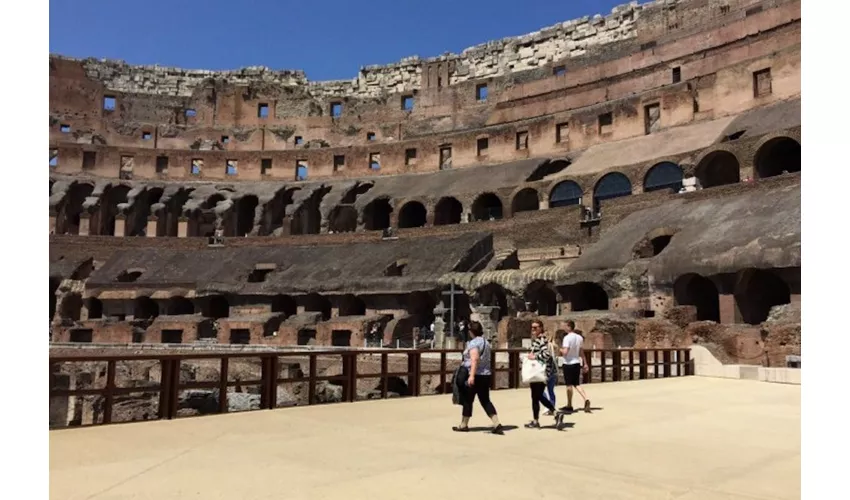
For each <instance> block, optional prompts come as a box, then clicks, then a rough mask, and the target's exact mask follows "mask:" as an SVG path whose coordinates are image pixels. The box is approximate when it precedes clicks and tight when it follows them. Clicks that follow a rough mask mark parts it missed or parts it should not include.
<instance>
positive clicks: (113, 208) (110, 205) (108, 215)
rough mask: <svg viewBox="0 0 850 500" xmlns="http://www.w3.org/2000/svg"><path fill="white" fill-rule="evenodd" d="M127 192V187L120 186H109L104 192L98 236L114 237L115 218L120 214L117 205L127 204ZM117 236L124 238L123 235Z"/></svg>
mask: <svg viewBox="0 0 850 500" xmlns="http://www.w3.org/2000/svg"><path fill="white" fill-rule="evenodd" d="M129 192H130V188H129V187H127V186H121V185H118V186H109V187H107V188H106V189H105V190H104V192H103V198H102V203H101V207H100V212H99V217H100V234H101V235H102V236H113V235H115V217H116V216H117V215H118V214H119V213H120V212H121V210H120V209H119V208H118V205H120V204H126V203H127V201H128V199H127V194H128V193H129ZM125 229H126V226H125ZM118 236H124V234H119V235H118Z"/></svg>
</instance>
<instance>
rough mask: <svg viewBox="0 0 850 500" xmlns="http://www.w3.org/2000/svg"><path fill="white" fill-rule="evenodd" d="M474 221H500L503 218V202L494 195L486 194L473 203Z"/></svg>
mask: <svg viewBox="0 0 850 500" xmlns="http://www.w3.org/2000/svg"><path fill="white" fill-rule="evenodd" d="M472 218H473V219H474V220H479V221H480V220H498V219H501V218H502V200H500V199H499V197H498V196H496V195H495V194H493V193H484V194H482V195H480V196H479V197H478V198H476V199H475V201H474V202H472Z"/></svg>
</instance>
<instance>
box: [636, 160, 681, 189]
mask: <svg viewBox="0 0 850 500" xmlns="http://www.w3.org/2000/svg"><path fill="white" fill-rule="evenodd" d="M683 178H684V174H683V172H682V167H680V166H679V165H676V164H675V163H673V162H672V161H664V162H661V163H659V164H657V165H655V166H653V167H652V168H650V169H649V172H647V173H646V177H644V179H643V190H644V192H647V193H649V192H652V191H660V190H662V189H666V190H669V191H672V192H674V193H678V192H679V190H680V189H682V179H683Z"/></svg>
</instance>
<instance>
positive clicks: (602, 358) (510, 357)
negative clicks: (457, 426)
mask: <svg viewBox="0 0 850 500" xmlns="http://www.w3.org/2000/svg"><path fill="white" fill-rule="evenodd" d="M527 353H528V350H527V349H495V348H494V349H492V350H491V367H492V370H493V377H492V389H515V388H518V387H521V386H523V385H525V384H522V383H521V356H523V355H525V354H527ZM363 356H366V357H368V358H367V359H366V360H363V359H362V357H363ZM281 358H288V359H284V360H283V362H282V361H281ZM293 359H295V360H293ZM246 360H258V361H259V363H256V365H258V366H257V367H258V368H259V371H258V373H256V375H252V377H254V378H248V379H244V380H243V379H240V378H238V377H237V378H236V379H234V380H231V376H230V375H231V373H232V365H233V364H234V363H238V362H244V361H246ZM585 360H586V363H587V364H588V366H589V370H588V371H587V372H585V373H584V375H583V377H584V383H596V382H609V381H610V382H616V381H621V380H635V379H637V380H643V379H651V378H666V377H677V376H687V375H692V374H693V369H692V367H691V362H690V361H691V360H690V349H688V348H664V349H588V350H586V351H585ZM49 362H50V380H51V381H50V401H51V403H50V404H51V409H50V411H51V427H65V426H85V425H100V424H110V423H117V422H116V420H115V419H114V416H115V415H114V409H115V405H116V398H125V397H127V396H130V395H133V394H139V393H145V394H151V393H153V394H156V395H158V405H157V407H158V408H157V410H156V412H155V415H151V417H152V418H153V419H173V418H177V417H178V416H182V415H178V410H179V409H180V405H179V401H178V400H179V397H180V394H181V392H182V391H187V390H209V391H217V408H216V410H217V411H212V412H211V413H227V412H228V411H229V404H228V400H229V397H230V396H229V394H233V393H229V390H230V389H236V390H237V391H241V388H243V387H259V409H273V408H277V407H279V406H278V395H279V394H278V391H279V390H280V389H279V386H280V385H281V384H303V386H302V387H303V388H306V396H304V395H303V394H302V396H304V397H303V399H304V401H303V403H302V404H308V405H312V404H317V403H321V402H327V401H319V400H318V397H317V387H318V385H319V384H320V383H322V382H326V383H331V384H333V385H335V386H341V397H340V398H339V399H338V401H341V402H353V401H357V400H358V382H359V381H362V380H364V379H376V380H378V384H377V387H376V388H375V389H373V393H377V394H372V395H374V396H376V397H380V398H387V397H388V396H389V394H390V392H394V391H396V390H398V389H397V388H395V387H394V388H393V390H392V391H391V388H390V382H391V380H392V379H393V378H399V379H400V378H406V379H407V382H406V388H407V390H406V391H404V390H403V392H405V393H404V394H398V393H396V394H395V395H397V396H420V395H422V394H423V391H422V390H421V389H422V382H423V380H425V378H426V377H429V378H428V380H427V383H430V384H431V387H430V389H428V390H426V391H424V392H425V393H426V394H441V393H447V392H451V386H450V383H451V379H452V375H453V372H454V370H455V368H456V367H457V366H458V365H459V364H460V362H461V351H460V350H445V349H433V350H413V349H407V350H386V349H357V350H352V349H345V350H330V349H328V350H306V351H305V350H293V351H290V352H280V351H275V352H219V353H179V354H177V353H174V354H168V353H156V352H152V353H151V354H143V355H124V356H120V355H93V356H86V355H84V354H81V355H78V356H77V355H74V356H61V357H60V356H51V357H50V361H49ZM132 362H146V363H147V365H146V366H147V367H146V368H145V370H147V374H148V379H147V380H140V379H138V378H136V379H132V378H127V377H124V380H121V381H119V380H118V379H117V367H118V366H119V363H132ZM210 362H212V363H213V364H215V365H216V368H217V371H218V380H207V381H199V380H181V378H182V377H181V370H182V369H183V368H191V365H192V364H193V363H195V365H196V366H197V365H198V364H201V363H206V364H207V366H206V368H208V369H209V368H210V366H209V364H210ZM391 362H392V364H393V365H395V366H391ZM305 363H306V368H307V369H306V371H305V370H304V369H303V366H304V364H305ZM323 363H324V365H325V366H324V367H321V366H320V365H321V364H323ZM337 363H339V364H337ZM80 364H83V366H82V370H77V371H75V370H74V367H75V366H76V367H77V368H80V366H79V365H80ZM86 364H88V365H87V366H86ZM104 364H105V365H106V366H105V370H104V369H103V368H104V367H103V365H104ZM367 364H371V365H375V364H379V366H380V368H379V371H368V370H366V371H364V370H359V369H358V368H359V367H360V368H367V366H366V365H367ZM398 365H401V366H400V367H399V366H398ZM423 365H424V366H423ZM252 366H254V365H252ZM293 366H297V367H298V368H297V369H295V370H292V367H293ZM329 366H331V367H333V366H337V367H339V366H341V371H340V373H336V374H330V375H328V374H320V370H325V371H328V367H329ZM123 367H124V365H122V368H123ZM156 367H158V377H157V376H156V375H154V376H151V375H150V373H151V371H152V369H154V368H156ZM283 367H287V368H289V369H288V370H285V371H286V376H281V369H282V368H283ZM243 368H244V366H243ZM153 371H155V370H153ZM93 372H96V373H97V375H96V376H93V375H92V373H93ZM242 375H243V376H244V374H242ZM71 376H75V377H77V378H78V379H80V380H82V382H81V383H79V384H77V383H75V384H74V385H75V387H73V388H70V387H69V388H62V387H60V386H61V385H63V384H62V383H61V381H63V380H64V381H65V382H67V381H69V380H70V377H71ZM104 378H105V380H103V379H104ZM157 378H158V380H156V379H157ZM434 379H436V380H437V381H438V383H437V384H436V387H434ZM93 382H102V383H101V384H100V385H101V387H94V385H97V384H94V383H93ZM69 385H70V384H69ZM76 385H83V386H89V387H84V388H79V387H76ZM253 394H255V395H256V393H253ZM86 397H89V398H94V401H93V402H92V403H91V404H90V405H89V408H90V412H91V413H95V415H94V416H93V417H92V416H90V418H88V419H86V418H83V419H82V420H81V421H79V422H76V423H74V419H70V420H71V423H70V424H69V423H68V419H66V420H65V424H64V425H56V424H55V423H54V422H55V421H56V420H59V418H58V417H57V415H61V414H62V412H63V410H64V412H65V413H66V414H67V413H68V408H69V407H70V406H73V404H72V403H71V401H72V400H73V401H74V402H76V401H77V400H78V399H80V398H86ZM57 398H58V401H57ZM297 404H298V403H295V405H297ZM57 405H58V406H57ZM63 405H64V406H63ZM92 408H94V409H92ZM147 419H151V418H143V419H134V420H131V421H138V420H147ZM85 420H90V422H88V423H84V421H85Z"/></svg>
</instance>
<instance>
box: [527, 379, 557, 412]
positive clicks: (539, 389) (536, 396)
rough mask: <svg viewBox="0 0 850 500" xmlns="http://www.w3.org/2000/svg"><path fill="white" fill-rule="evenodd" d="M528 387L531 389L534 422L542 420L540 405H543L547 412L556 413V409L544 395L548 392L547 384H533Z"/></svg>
mask: <svg viewBox="0 0 850 500" xmlns="http://www.w3.org/2000/svg"><path fill="white" fill-rule="evenodd" d="M528 386H529V387H531V411H532V412H533V413H534V420H537V419H538V418H540V403H543V406H545V407H546V409H547V410H551V411H555V407H554V406H552V403H550V402H549V400H548V399H546V396H544V395H543V394H544V392H546V382H532V383H530V384H528Z"/></svg>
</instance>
